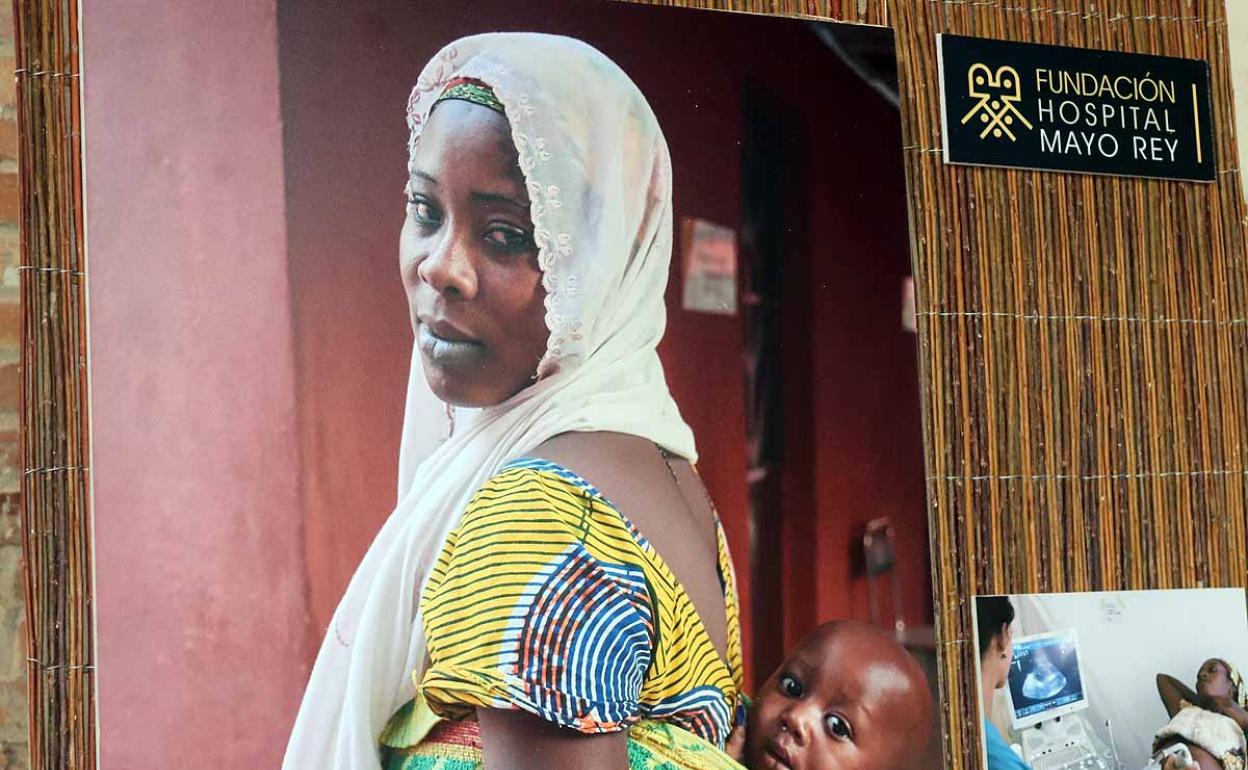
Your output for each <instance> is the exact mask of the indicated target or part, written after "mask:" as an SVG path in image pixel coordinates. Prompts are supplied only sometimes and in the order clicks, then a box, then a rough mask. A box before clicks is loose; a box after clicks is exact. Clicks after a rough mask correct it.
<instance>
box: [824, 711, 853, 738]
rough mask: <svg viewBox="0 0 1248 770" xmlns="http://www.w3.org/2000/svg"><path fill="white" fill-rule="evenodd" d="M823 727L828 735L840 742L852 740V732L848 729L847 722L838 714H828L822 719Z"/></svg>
mask: <svg viewBox="0 0 1248 770" xmlns="http://www.w3.org/2000/svg"><path fill="white" fill-rule="evenodd" d="M823 726H824V728H826V729H827V731H828V734H829V735H831V736H833V737H835V738H841V739H842V740H847V741H848V740H853V737H854V731H853V730H851V729H850V727H849V722H846V721H845V719H844V718H843V717H842V716H840V715H839V714H828V715H827V716H825V717H824V718H823Z"/></svg>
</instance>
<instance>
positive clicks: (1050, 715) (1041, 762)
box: [1006, 628, 1116, 770]
mask: <svg viewBox="0 0 1248 770" xmlns="http://www.w3.org/2000/svg"><path fill="white" fill-rule="evenodd" d="M1006 694H1007V695H1008V696H1009V701H1010V723H1011V726H1012V727H1013V728H1014V729H1015V730H1016V731H1018V732H1019V734H1020V735H1021V736H1022V741H1023V759H1025V760H1026V761H1027V763H1028V764H1029V765H1031V767H1032V770H1112V765H1111V763H1110V762H1108V761H1107V760H1106V758H1105V757H1104V756H1103V755H1102V753H1101V752H1099V751H1097V749H1096V744H1095V743H1094V736H1093V734H1092V729H1091V727H1090V726H1089V725H1088V724H1087V722H1086V720H1084V718H1083V716H1082V715H1081V714H1080V713H1079V712H1081V711H1083V710H1084V709H1086V708H1087V707H1088V696H1087V692H1086V691H1085V689H1084V685H1083V668H1082V666H1081V665H1080V663H1079V640H1078V637H1077V634H1076V633H1075V629H1073V628H1071V629H1066V630H1062V631H1049V632H1047V633H1043V634H1034V635H1031V636H1021V637H1017V638H1015V640H1014V657H1013V659H1012V660H1011V661H1010V676H1009V684H1008V686H1007V687H1006ZM1115 764H1116V763H1115Z"/></svg>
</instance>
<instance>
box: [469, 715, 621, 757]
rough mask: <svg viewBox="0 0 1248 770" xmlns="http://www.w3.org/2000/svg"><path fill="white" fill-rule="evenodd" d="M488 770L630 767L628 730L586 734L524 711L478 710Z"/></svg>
mask: <svg viewBox="0 0 1248 770" xmlns="http://www.w3.org/2000/svg"><path fill="white" fill-rule="evenodd" d="M477 719H478V720H479V721H480V723H481V749H482V752H481V753H482V758H483V759H484V760H485V770H532V768H535V767H541V768H548V769H549V770H628V743H627V741H628V737H627V733H625V732H618V733H605V734H602V735H583V734H581V733H578V732H576V731H575V730H571V729H568V728H566V727H560V726H558V725H556V724H552V723H550V722H547V721H545V720H544V719H541V718H539V717H536V716H533V715H532V714H527V713H525V712H523V711H513V710H509V709H477Z"/></svg>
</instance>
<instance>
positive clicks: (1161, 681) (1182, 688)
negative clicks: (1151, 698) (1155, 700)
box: [1157, 674, 1200, 717]
mask: <svg viewBox="0 0 1248 770" xmlns="http://www.w3.org/2000/svg"><path fill="white" fill-rule="evenodd" d="M1157 694H1158V695H1160V696H1161V702H1162V704H1164V705H1165V707H1166V713H1167V714H1169V715H1170V716H1171V717H1173V716H1174V715H1175V714H1177V713H1179V711H1181V710H1182V708H1183V707H1182V706H1181V705H1180V703H1179V702H1180V701H1184V700H1185V701H1187V702H1188V703H1191V704H1192V705H1199V704H1200V696H1198V695H1197V694H1196V693H1195V692H1194V691H1193V690H1192V688H1190V687H1188V686H1187V685H1185V684H1183V683H1182V682H1180V681H1179V680H1178V679H1175V678H1174V677H1172V676H1170V675H1169V674H1158V675H1157Z"/></svg>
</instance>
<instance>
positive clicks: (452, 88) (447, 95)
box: [429, 78, 507, 117]
mask: <svg viewBox="0 0 1248 770" xmlns="http://www.w3.org/2000/svg"><path fill="white" fill-rule="evenodd" d="M450 99H458V100H460V101H464V102H472V103H473V104H479V105H481V106H482V107H489V108H490V109H491V110H494V111H495V112H497V113H498V114H500V115H502V116H503V117H506V116H507V113H506V111H505V110H504V109H503V103H502V102H500V101H499V100H498V97H497V96H495V95H494V90H493V89H492V88H490V87H489V86H487V85H486V84H485V83H482V82H481V81H480V80H475V79H473V78H455V79H453V80H451V81H450V82H448V83H447V84H446V88H443V89H442V94H441V96H439V97H438V98H437V99H436V100H435V101H434V103H433V107H430V108H429V112H430V113H432V112H433V110H434V109H436V108H437V106H438V105H439V104H441V103H442V102H445V101H448V100H450Z"/></svg>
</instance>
